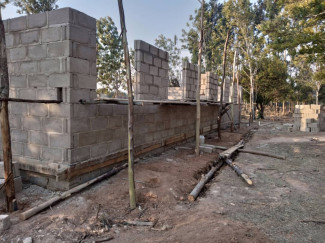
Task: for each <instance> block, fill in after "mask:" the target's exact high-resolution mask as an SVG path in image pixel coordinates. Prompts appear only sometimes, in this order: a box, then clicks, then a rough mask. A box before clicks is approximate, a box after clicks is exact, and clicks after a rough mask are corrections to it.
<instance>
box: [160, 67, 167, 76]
mask: <svg viewBox="0 0 325 243" xmlns="http://www.w3.org/2000/svg"><path fill="white" fill-rule="evenodd" d="M167 74H168V73H167V71H166V70H165V69H162V68H159V77H163V78H164V77H167Z"/></svg>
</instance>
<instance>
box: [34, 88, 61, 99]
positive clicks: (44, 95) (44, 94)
mask: <svg viewBox="0 0 325 243" xmlns="http://www.w3.org/2000/svg"><path fill="white" fill-rule="evenodd" d="M37 99H39V100H58V99H60V91H59V90H58V89H55V88H44V89H37Z"/></svg>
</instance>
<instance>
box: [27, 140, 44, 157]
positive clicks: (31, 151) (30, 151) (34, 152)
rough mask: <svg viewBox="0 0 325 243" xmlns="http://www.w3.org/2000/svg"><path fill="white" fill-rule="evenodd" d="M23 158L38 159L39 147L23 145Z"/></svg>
mask: <svg viewBox="0 0 325 243" xmlns="http://www.w3.org/2000/svg"><path fill="white" fill-rule="evenodd" d="M23 151H24V152H23V154H24V157H28V158H32V159H39V158H40V154H41V147H40V146H39V145H35V144H26V143H25V144H24V148H23Z"/></svg>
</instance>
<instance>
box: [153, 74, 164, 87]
mask: <svg viewBox="0 0 325 243" xmlns="http://www.w3.org/2000/svg"><path fill="white" fill-rule="evenodd" d="M161 80H162V79H161V77H158V76H155V77H153V84H154V85H156V86H160V85H161Z"/></svg>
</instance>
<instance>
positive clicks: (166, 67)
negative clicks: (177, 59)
mask: <svg viewBox="0 0 325 243" xmlns="http://www.w3.org/2000/svg"><path fill="white" fill-rule="evenodd" d="M162 68H163V69H166V70H168V69H169V66H168V62H165V61H162Z"/></svg>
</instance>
